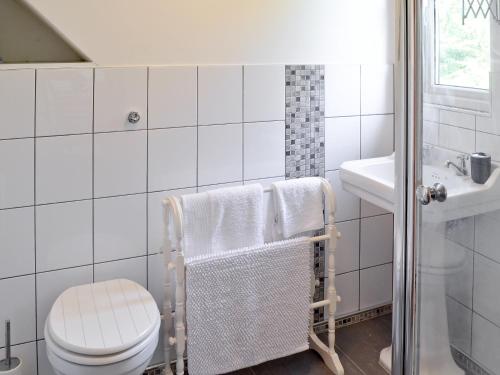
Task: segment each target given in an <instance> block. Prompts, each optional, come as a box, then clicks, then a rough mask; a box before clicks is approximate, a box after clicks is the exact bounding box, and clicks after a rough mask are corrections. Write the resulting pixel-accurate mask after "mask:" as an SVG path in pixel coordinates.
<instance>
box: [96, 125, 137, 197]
mask: <svg viewBox="0 0 500 375" xmlns="http://www.w3.org/2000/svg"><path fill="white" fill-rule="evenodd" d="M146 159H147V132H146V131H137V132H121V133H108V134H96V135H95V136H94V194H95V196H96V197H105V196H111V195H120V194H133V193H143V192H145V191H146V179H147V178H146V164H147V160H146Z"/></svg>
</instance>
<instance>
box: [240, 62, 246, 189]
mask: <svg viewBox="0 0 500 375" xmlns="http://www.w3.org/2000/svg"><path fill="white" fill-rule="evenodd" d="M244 120H245V66H242V67H241V180H242V181H244V179H245V124H244Z"/></svg>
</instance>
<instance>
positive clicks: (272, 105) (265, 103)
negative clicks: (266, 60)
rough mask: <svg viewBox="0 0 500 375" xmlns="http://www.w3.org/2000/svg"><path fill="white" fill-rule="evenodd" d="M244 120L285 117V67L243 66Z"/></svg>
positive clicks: (267, 119)
mask: <svg viewBox="0 0 500 375" xmlns="http://www.w3.org/2000/svg"><path fill="white" fill-rule="evenodd" d="M243 72H244V74H243V79H244V84H243V89H244V93H243V100H244V103H243V104H244V106H243V108H244V111H243V113H244V116H245V119H244V121H246V122H255V121H271V120H284V119H285V67H284V66H283V65H248V66H244V67H243Z"/></svg>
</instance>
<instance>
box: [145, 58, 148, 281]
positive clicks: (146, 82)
mask: <svg viewBox="0 0 500 375" xmlns="http://www.w3.org/2000/svg"><path fill="white" fill-rule="evenodd" d="M146 129H147V132H146V191H147V190H149V67H148V68H146ZM145 198H146V199H145V200H146V203H145V204H146V218H145V219H146V233H145V235H146V289H148V290H149V258H148V257H147V255H148V253H149V236H148V234H149V194H147V193H146V197H145Z"/></svg>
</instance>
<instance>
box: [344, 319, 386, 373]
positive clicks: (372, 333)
mask: <svg viewBox="0 0 500 375" xmlns="http://www.w3.org/2000/svg"><path fill="white" fill-rule="evenodd" d="M388 321H389V317H388V316H384V317H380V318H376V319H371V320H367V321H365V322H361V323H357V324H354V325H352V326H349V327H345V328H341V329H339V330H337V331H336V335H335V336H336V345H337V346H338V347H339V348H340V350H341V351H342V352H343V353H345V355H347V356H348V357H349V358H350V359H351V360H352V361H353V362H354V363H355V364H356V365H357V366H358V367H359V368H360V369H361V370H363V371H364V372H365V373H366V374H370V375H387V373H386V372H385V370H384V369H383V368H382V367H381V366H380V365H379V363H378V360H379V355H380V351H381V350H382V349H383V348H385V347H387V346H389V345H390V344H391V328H390V327H391V326H390V325H388Z"/></svg>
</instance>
